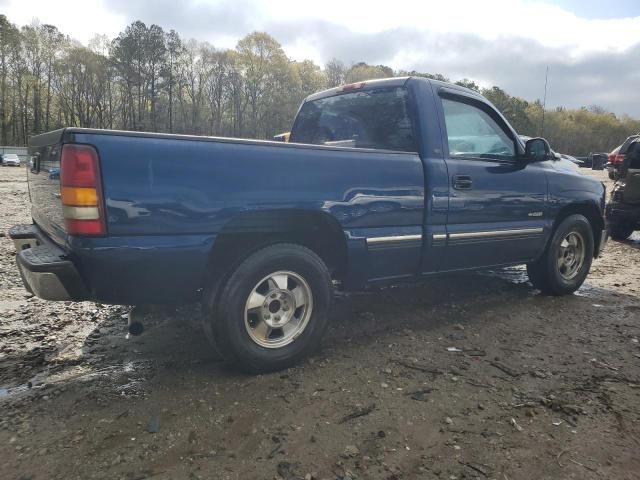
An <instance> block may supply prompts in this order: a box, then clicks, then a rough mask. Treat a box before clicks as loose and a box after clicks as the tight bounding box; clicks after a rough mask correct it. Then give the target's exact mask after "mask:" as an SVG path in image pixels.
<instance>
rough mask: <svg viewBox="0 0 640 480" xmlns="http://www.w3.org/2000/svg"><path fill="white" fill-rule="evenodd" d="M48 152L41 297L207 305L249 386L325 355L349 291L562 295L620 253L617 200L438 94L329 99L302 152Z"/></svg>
mask: <svg viewBox="0 0 640 480" xmlns="http://www.w3.org/2000/svg"><path fill="white" fill-rule="evenodd" d="M29 151H30V156H31V157H30V158H31V161H30V164H29V166H28V167H27V168H28V181H29V193H30V198H31V214H32V218H33V223H32V224H30V225H18V226H16V227H14V228H12V229H11V231H10V236H11V237H12V238H13V240H14V242H15V244H16V247H17V250H18V256H17V263H18V266H19V269H20V272H21V274H22V277H23V281H24V284H25V286H26V288H27V289H28V290H30V291H31V292H33V293H34V294H35V295H37V296H39V297H41V298H44V299H48V300H71V301H82V300H95V301H99V302H102V303H112V304H127V305H148V304H160V303H186V302H202V304H203V305H204V307H205V309H204V311H205V312H206V320H205V322H204V323H205V326H206V330H207V331H208V332H209V337H210V338H211V340H212V341H213V342H214V343H215V345H216V346H217V348H218V349H219V350H220V351H221V352H222V354H223V355H224V356H225V358H226V359H228V360H229V361H230V362H231V363H233V364H235V365H237V366H239V367H240V368H242V369H245V370H248V371H266V370H273V369H279V368H283V367H285V366H288V365H291V364H293V363H295V362H296V361H298V360H299V359H300V358H302V357H303V356H304V355H305V354H307V353H308V352H309V351H311V350H313V348H314V347H316V346H317V345H318V343H319V341H320V338H321V336H322V334H323V332H324V330H325V328H326V326H327V322H328V313H329V306H330V303H331V299H332V292H333V291H334V289H336V288H338V289H342V290H354V289H363V288H367V287H371V286H375V285H383V284H389V283H398V282H401V281H405V280H415V279H420V278H423V277H426V276H429V275H433V274H438V273H441V272H451V271H457V270H470V269H481V268H487V267H496V266H506V265H517V264H526V265H527V271H528V273H529V278H530V280H531V282H532V284H533V285H534V286H535V287H536V288H538V289H540V290H542V291H543V292H545V293H548V294H552V295H562V294H567V293H571V292H573V291H575V290H576V289H578V288H579V287H580V285H581V284H582V282H583V281H584V279H585V277H586V276H587V274H588V272H589V269H590V267H591V262H592V259H593V258H594V257H597V256H598V253H599V251H600V249H601V247H602V246H603V243H604V241H605V239H606V236H605V234H604V232H605V224H604V220H603V211H604V206H605V188H604V185H603V184H602V183H601V182H599V181H596V180H594V179H592V178H589V177H585V176H583V175H581V174H580V173H579V172H577V170H576V169H575V168H574V167H573V165H571V164H570V162H567V161H566V160H562V159H557V158H556V157H555V156H554V155H552V154H551V151H550V148H549V145H548V144H547V142H546V141H545V140H543V139H540V138H533V139H529V140H527V141H526V142H523V141H522V140H521V139H520V138H519V137H518V135H517V133H516V132H515V131H514V130H513V128H512V127H511V126H510V125H509V124H508V122H507V121H506V120H505V118H504V117H503V116H502V115H501V114H500V112H498V111H497V110H496V109H495V107H493V106H492V105H491V104H490V103H489V102H488V101H487V100H486V99H484V98H483V97H482V96H481V95H479V94H478V93H476V92H473V91H471V90H468V89H465V88H462V87H458V86H455V85H451V84H448V83H441V82H437V81H434V80H428V79H423V78H393V79H385V80H376V81H369V82H363V83H357V84H351V85H346V86H342V87H338V88H334V89H330V90H327V91H324V92H320V93H316V94H314V95H311V96H309V97H308V98H306V99H305V100H304V102H303V103H302V105H301V107H300V109H299V111H298V114H297V116H296V119H295V121H294V123H293V127H292V130H291V134H290V142H288V143H285V142H275V141H274V142H271V141H258V140H241V139H228V138H210V137H196V136H182V135H169V134H156V133H143V132H127V131H108V130H91V129H82V128H65V129H62V130H57V131H53V132H49V133H45V134H42V135H39V136H36V137H33V138H32V139H31V143H30V146H29Z"/></svg>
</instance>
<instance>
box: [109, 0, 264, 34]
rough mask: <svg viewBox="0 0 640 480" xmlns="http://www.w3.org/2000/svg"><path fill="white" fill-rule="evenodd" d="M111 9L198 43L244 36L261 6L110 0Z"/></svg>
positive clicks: (247, 0)
mask: <svg viewBox="0 0 640 480" xmlns="http://www.w3.org/2000/svg"><path fill="white" fill-rule="evenodd" d="M107 5H108V8H109V9H110V10H115V11H118V12H120V14H122V15H123V16H124V17H125V18H126V20H127V23H130V22H133V21H135V20H142V21H143V22H145V23H147V24H152V23H155V24H157V25H160V26H161V27H162V28H163V29H165V30H170V29H174V30H176V31H177V32H178V33H179V34H180V35H183V36H186V37H187V38H191V37H194V38H197V39H199V40H203V39H211V38H216V36H219V35H237V36H238V37H241V36H243V35H245V34H246V33H247V32H250V31H251V30H252V29H254V28H255V21H254V20H255V19H254V17H253V15H251V12H255V11H256V10H257V9H258V8H259V6H258V4H257V3H256V2H254V1H252V0H223V1H219V2H215V3H205V2H198V1H182V2H176V1H175V0H136V1H131V0H109V1H108V3H107Z"/></svg>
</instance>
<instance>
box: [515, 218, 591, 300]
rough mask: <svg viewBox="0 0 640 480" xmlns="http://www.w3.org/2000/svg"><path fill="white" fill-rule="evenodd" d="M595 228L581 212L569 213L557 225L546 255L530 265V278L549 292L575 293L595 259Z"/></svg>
mask: <svg viewBox="0 0 640 480" xmlns="http://www.w3.org/2000/svg"><path fill="white" fill-rule="evenodd" d="M593 248H594V242H593V231H592V230H591V225H590V224H589V220H587V219H586V218H585V217H584V216H582V215H570V216H568V217H567V218H565V219H564V220H563V221H562V222H560V224H559V225H558V226H557V227H556V229H555V231H554V232H553V236H552V237H551V240H550V241H549V244H548V245H547V248H546V250H545V253H544V254H543V256H542V257H541V258H540V259H539V260H537V261H535V262H532V263H529V264H527V273H528V274H529V280H530V281H531V283H532V284H533V286H534V287H536V288H537V289H539V290H541V291H542V292H543V293H546V294H549V295H566V294H569V293H572V292H575V291H576V290H577V289H578V288H580V286H581V285H582V283H583V282H584V280H585V278H586V277H587V274H588V273H589V269H590V268H591V261H592V259H593Z"/></svg>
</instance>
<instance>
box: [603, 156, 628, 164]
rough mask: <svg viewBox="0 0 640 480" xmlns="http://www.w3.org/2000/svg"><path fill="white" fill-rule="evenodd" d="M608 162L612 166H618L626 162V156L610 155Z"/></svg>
mask: <svg viewBox="0 0 640 480" xmlns="http://www.w3.org/2000/svg"><path fill="white" fill-rule="evenodd" d="M607 160H608V161H609V163H610V164H612V165H618V164H619V163H622V162H624V155H623V154H620V153H610V154H609V156H608V157H607Z"/></svg>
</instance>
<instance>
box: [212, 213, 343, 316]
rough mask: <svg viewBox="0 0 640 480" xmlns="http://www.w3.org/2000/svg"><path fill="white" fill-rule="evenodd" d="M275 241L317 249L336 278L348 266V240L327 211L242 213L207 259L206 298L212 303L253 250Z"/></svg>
mask: <svg viewBox="0 0 640 480" xmlns="http://www.w3.org/2000/svg"><path fill="white" fill-rule="evenodd" d="M276 243H296V244H299V245H303V246H305V247H307V248H308V249H310V250H312V251H313V252H315V253H316V254H317V255H318V256H319V257H320V258H321V259H322V261H324V262H325V264H326V265H327V268H328V269H329V271H330V272H331V277H332V278H334V279H338V280H340V279H342V278H343V277H344V275H345V272H346V268H347V261H348V255H347V242H346V237H345V234H344V231H343V230H342V227H341V226H340V225H339V224H338V222H337V221H336V220H335V219H334V218H333V217H331V216H330V215H328V214H327V213H324V212H310V211H301V210H273V211H260V212H250V213H246V214H241V215H238V216H237V217H235V218H234V219H232V220H230V221H229V222H228V223H227V224H226V225H225V226H224V227H223V228H222V230H221V231H220V233H219V234H218V236H217V238H216V241H215V243H214V245H213V248H212V250H211V253H210V255H209V259H208V268H207V276H206V278H205V279H204V300H205V304H206V305H207V306H211V307H212V306H213V303H214V302H215V298H216V296H217V294H218V290H219V287H220V286H221V285H222V284H223V283H224V280H225V279H226V278H228V276H229V275H231V273H232V272H233V270H235V268H236V267H237V266H238V265H239V264H240V263H241V262H242V261H243V260H244V259H245V258H247V257H248V256H249V255H251V254H252V253H254V252H256V251H258V250H260V249H262V248H264V247H267V246H269V245H274V244H276Z"/></svg>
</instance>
